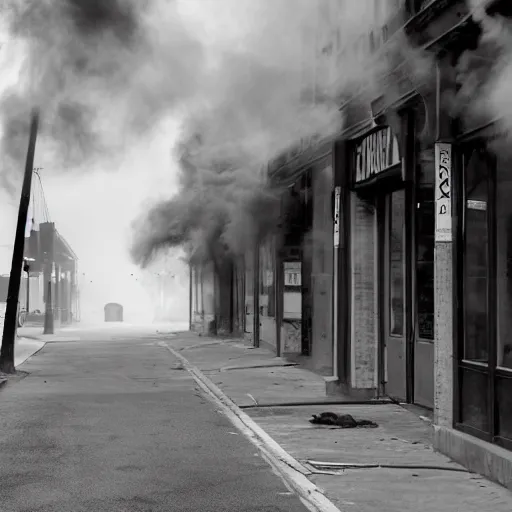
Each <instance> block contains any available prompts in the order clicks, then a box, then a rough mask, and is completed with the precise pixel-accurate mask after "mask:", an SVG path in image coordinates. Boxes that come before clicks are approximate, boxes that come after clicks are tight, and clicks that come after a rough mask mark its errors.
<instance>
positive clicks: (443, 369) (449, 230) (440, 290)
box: [434, 63, 454, 428]
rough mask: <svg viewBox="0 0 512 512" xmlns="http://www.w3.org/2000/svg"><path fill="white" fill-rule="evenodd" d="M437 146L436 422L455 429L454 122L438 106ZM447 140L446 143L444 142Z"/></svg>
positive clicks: (441, 85) (441, 74) (442, 86)
mask: <svg viewBox="0 0 512 512" xmlns="http://www.w3.org/2000/svg"><path fill="white" fill-rule="evenodd" d="M450 71H451V70H450V66H449V65H448V63H441V64H438V67H437V91H438V94H437V98H438V102H439V101H441V97H442V96H441V93H442V92H445V91H447V90H448V89H449V88H450V87H452V84H453V80H452V77H451V72H450ZM438 112H439V114H438V119H437V130H436V132H437V133H436V140H437V142H436V144H435V207H436V226H435V251H434V311H435V319H434V340H435V342H434V423H435V425H436V426H438V427H447V428H452V427H453V399H454V379H453V357H454V325H453V321H454V318H453V317H454V304H453V297H454V272H453V215H452V196H453V193H452V186H453V185H452V181H453V178H452V167H453V166H452V161H453V155H452V144H451V143H450V141H451V140H452V133H451V120H450V119H449V117H448V115H447V112H446V111H445V110H444V109H442V108H441V106H440V105H438ZM443 141H446V142H443Z"/></svg>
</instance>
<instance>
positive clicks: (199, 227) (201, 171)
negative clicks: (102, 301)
mask: <svg viewBox="0 0 512 512" xmlns="http://www.w3.org/2000/svg"><path fill="white" fill-rule="evenodd" d="M401 3H402V2H401V1H391V0H390V1H389V2H388V1H382V2H374V1H373V0H361V1H357V2H353V1H352V0H346V1H345V2H340V1H338V0H316V1H315V0H175V1H165V0H155V1H151V2H150V1H142V0H104V1H100V0H89V1H87V0H4V6H5V7H8V8H9V9H7V10H6V12H7V14H6V19H7V21H8V22H9V26H10V31H11V34H12V37H16V38H17V39H18V40H19V41H21V43H20V44H23V45H24V51H25V56H26V57H25V60H24V65H23V66H22V69H21V76H20V80H18V81H17V82H16V84H14V85H13V87H11V88H10V89H9V90H7V91H6V92H5V93H4V94H3V95H2V100H3V101H2V104H3V108H2V110H3V112H4V115H3V124H4V129H3V138H2V144H3V146H2V152H3V154H4V155H9V156H10V165H9V166H8V167H7V168H2V169H1V171H0V174H1V177H2V179H5V180H7V181H8V182H11V183H12V182H14V183H17V182H19V180H20V174H21V169H22V168H23V159H24V152H25V151H26V144H27V134H26V131H25V130H26V127H27V126H28V117H29V113H28V111H29V108H30V107H31V106H32V105H36V106H38V107H40V108H41V112H42V121H43V122H42V126H41V132H40V140H39V141H38V154H40V156H39V157H38V165H39V162H42V165H43V167H45V168H48V169H51V171H48V172H51V173H54V174H55V177H54V181H53V183H54V184H55V187H57V185H56V183H57V182H58V181H59V180H60V179H61V178H59V176H62V175H64V174H65V175H67V176H69V178H68V179H67V180H63V181H62V183H64V182H66V183H67V186H68V187H72V186H73V185H72V184H73V183H76V184H77V186H78V184H81V183H83V184H84V187H85V185H86V184H89V183H92V182H93V181H94V179H96V178H94V179H93V178H91V179H90V180H89V178H88V176H89V175H90V174H91V169H93V168H94V169H96V171H95V172H98V173H110V174H111V176H110V178H108V179H107V178H105V180H106V183H108V186H109V187H111V194H115V183H116V180H123V179H124V176H126V177H128V176H129V179H128V178H126V180H125V181H128V182H129V183H130V184H131V186H133V187H138V189H139V190H137V194H139V195H138V196H137V197H138V199H137V201H136V202H137V203H138V202H140V194H141V192H140V188H141V187H140V180H138V179H136V178H135V176H136V174H137V172H138V173H140V174H141V175H142V176H144V180H145V181H146V182H147V185H148V188H151V186H153V188H154V191H153V193H152V194H149V196H148V197H150V199H149V201H150V203H149V204H148V203H147V202H146V206H145V208H146V209H147V213H143V214H141V212H140V208H137V207H134V208H132V209H131V211H128V210H130V208H126V209H123V212H124V213H123V221H124V222H125V223H126V224H127V225H128V224H129V222H130V221H131V219H133V218H136V222H135V224H134V229H133V233H130V234H131V235H133V237H134V238H133V239H132V240H131V241H130V240H129V238H130V236H129V235H128V232H126V233H125V235H126V236H125V235H123V237H121V238H116V241H115V244H118V245H116V251H115V254H116V258H117V259H118V260H119V259H120V258H121V252H122V251H123V252H124V253H126V257H127V254H128V248H129V246H130V245H131V253H132V257H133V259H134V261H135V262H136V263H137V264H140V265H143V266H144V265H148V264H149V263H150V261H151V259H152V258H153V257H154V256H155V254H156V251H157V250H159V249H165V248H166V247H167V246H184V247H185V248H186V249H187V251H188V252H187V254H188V255H189V256H190V255H191V254H193V255H194V256H195V257H196V258H211V257H212V253H215V255H216V256H215V257H220V258H222V257H223V256H225V255H226V254H228V255H229V254H237V253H241V252H243V250H244V249H245V248H247V247H248V246H249V245H250V243H251V242H252V240H253V235H254V234H256V233H258V232H261V231H265V230H270V229H272V228H273V227H275V220H276V214H277V206H278V197H277V195H276V193H275V192H274V191H270V190H268V189H267V188H266V187H265V184H264V183H265V180H264V174H263V172H264V170H265V166H266V164H267V162H268V160H269V159H271V158H273V157H275V156H277V155H278V154H279V153H280V152H282V151H283V150H286V149H288V148H290V147H291V146H293V145H295V144H296V143H297V142H299V140H300V139H301V138H306V139H308V138H311V137H320V138H321V137H327V136H331V135H333V134H335V133H337V132H338V131H339V129H340V128H341V127H342V126H343V122H344V119H343V118H342V117H341V114H340V112H339V105H340V102H341V101H342V100H344V99H347V98H349V97H351V96H353V95H354V94H359V96H360V98H361V101H364V102H368V101H369V99H373V98H372V96H374V95H375V93H376V92H379V93H381V92H384V93H386V94H388V95H393V94H395V91H394V89H393V86H392V80H389V79H388V80H386V79H385V78H384V77H385V76H386V73H387V72H388V71H389V70H390V69H394V68H395V67H396V66H395V64H396V63H397V62H399V61H400V58H402V59H403V58H404V56H408V58H407V59H406V61H407V62H406V65H402V66H401V67H400V69H399V71H397V72H399V73H402V72H406V73H409V74H411V75H414V76H415V77H420V78H421V77H424V76H427V75H429V73H431V70H432V62H433V61H432V59H430V58H427V57H426V56H425V55H419V56H420V57H421V59H418V52H417V51H414V50H413V49H412V48H411V47H410V45H408V44H407V43H406V40H405V37H404V36H403V34H400V33H399V34H397V35H396V36H395V37H394V39H393V41H392V43H390V44H389V45H388V50H387V52H386V53H384V54H383V53H378V54H377V55H371V53H370V51H369V49H368V39H369V38H368V34H369V32H370V31H372V30H375V31H376V32H378V30H379V29H380V26H381V25H382V24H383V23H384V22H385V21H386V18H387V17H388V16H389V15H390V13H392V12H394V10H395V9H396V8H397V7H398V6H399V5H400V4H401ZM376 7H377V8H376ZM333 36H334V37H333ZM333 41H334V46H333ZM365 45H366V46H365ZM419 81H421V80H419ZM169 117H171V118H173V119H174V120H175V121H176V122H180V123H181V128H180V132H179V137H178V139H177V140H176V138H175V134H172V135H171V134H170V135H169V139H168V142H167V144H168V147H169V150H171V149H173V151H174V153H173V155H174V156H173V160H172V161H171V162H170V163H169V162H168V161H167V160H166V159H161V162H155V160H154V159H152V158H151V154H150V151H151V150H150V149H145V145H146V144H147V141H148V138H149V137H150V136H151V134H152V133H153V132H152V130H153V129H154V128H155V127H157V126H161V123H162V122H163V121H164V120H165V119H167V118H169ZM129 148H137V151H138V153H137V154H139V155H144V154H145V153H144V152H145V151H146V154H147V157H148V158H147V164H145V163H143V162H142V161H143V160H144V159H143V158H142V157H141V158H140V159H139V160H138V162H137V163H134V162H129V161H128V160H129V159H128V157H127V156H126V153H127V151H128V149H129ZM43 153H44V156H43ZM165 166H167V167H166V168H164V167H165ZM126 167H130V170H127V169H126ZM166 172H168V173H169V174H170V175H172V177H173V179H172V180H170V181H174V182H177V185H178V190H176V188H175V187H173V186H171V185H170V184H169V183H167V182H166V183H165V185H163V184H162V183H161V182H158V181H157V180H156V178H155V176H156V175H158V176H162V175H163V174H165V173H166ZM75 180H76V181H75ZM164 181H165V180H164ZM52 186H53V185H52ZM63 186H64V185H63ZM56 190H57V189H56ZM62 190H64V189H62ZM84 190H85V189H84ZM88 190H91V191H92V190H93V188H89V189H88ZM155 191H157V192H158V194H156V195H155V193H154V192H155ZM134 193H135V192H134ZM117 195H118V196H119V194H117ZM123 196H124V197H119V198H118V199H119V201H121V200H124V201H125V202H126V201H129V193H128V192H127V190H126V191H125V192H123ZM53 200H54V201H58V197H57V194H55V195H54V199H53ZM78 201H79V198H78V196H75V205H76V204H77V202H78ZM116 204H117V203H116ZM119 204H120V203H119ZM95 207H96V210H97V212H96V214H95V219H96V220H95V222H96V223H97V224H96V227H97V228H98V230H99V231H101V229H103V231H102V233H104V234H103V235H102V236H103V238H102V239H106V237H107V235H106V232H107V230H106V227H105V226H103V227H101V229H100V227H99V223H100V219H101V218H102V217H104V216H108V215H109V208H110V209H111V210H113V209H114V206H110V207H109V196H108V194H106V195H101V197H100V196H98V198H97V201H96V204H95ZM69 208H72V205H71V204H69ZM75 208H76V206H75ZM64 210H65V209H64V208H62V209H61V210H60V214H59V215H60V216H64V215H65V213H64ZM113 216H114V217H115V215H113ZM127 217H128V218H127ZM69 218H70V219H72V218H73V217H72V215H71V213H70V214H69ZM59 219H60V217H59ZM69 222H70V223H71V224H72V221H71V220H70V221H69ZM69 229H73V228H72V227H70V228H69ZM123 229H124V228H123ZM62 232H63V233H64V234H65V235H66V238H68V239H69V241H70V243H71V245H72V246H73V247H74V248H75V250H76V252H77V253H78V255H79V257H80V254H81V252H82V251H85V252H87V251H88V250H89V249H87V248H86V243H85V241H82V240H81V239H80V236H84V235H81V234H80V233H77V234H73V235H71V234H69V233H70V232H69V231H68V230H64V229H62ZM97 240H98V241H97V242H96V243H99V238H98V239H97ZM130 242H131V243H130ZM91 245H92V244H91ZM103 245H104V246H105V247H107V246H108V247H110V249H109V250H110V251H113V250H114V242H113V241H112V242H110V245H109V244H108V243H107V244H103ZM121 247H122V251H121V249H120V248H121ZM103 250H104V251H105V253H106V252H107V249H103ZM88 254H89V256H88V257H89V258H92V252H91V250H89V253H88ZM126 265H127V267H126V268H127V269H128V265H129V264H128V263H127V262H126ZM130 274H131V272H130ZM104 277H105V279H106V273H105V274H104ZM119 279H121V278H119Z"/></svg>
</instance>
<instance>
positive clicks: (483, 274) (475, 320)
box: [464, 150, 489, 363]
mask: <svg viewBox="0 0 512 512" xmlns="http://www.w3.org/2000/svg"><path fill="white" fill-rule="evenodd" d="M465 163H466V162H465ZM488 173H489V169H488V162H487V159H486V157H485V154H483V153H481V152H480V151H479V150H475V151H474V152H473V154H472V155H471V158H470V159H468V160H467V164H466V166H465V191H466V194H465V205H464V208H465V211H464V217H465V230H464V358H465V359H468V360H472V361H478V362H484V363H487V362H488V357H489V355H488V312H487V288H488V272H487V265H488V261H487V258H488V256H487V255H488V227H487V226H488V223H487V209H488V203H489V187H488Z"/></svg>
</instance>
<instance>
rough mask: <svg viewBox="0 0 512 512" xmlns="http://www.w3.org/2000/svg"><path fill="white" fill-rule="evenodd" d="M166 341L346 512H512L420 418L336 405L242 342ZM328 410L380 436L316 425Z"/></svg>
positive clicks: (394, 410) (306, 376)
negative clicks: (439, 448) (436, 444)
mask: <svg viewBox="0 0 512 512" xmlns="http://www.w3.org/2000/svg"><path fill="white" fill-rule="evenodd" d="M162 338H164V339H165V337H164V336H163V337H162ZM165 342H166V343H167V345H169V346H170V347H171V348H173V349H174V350H176V351H177V352H179V354H181V355H182V356H183V357H184V358H186V359H187V360H188V361H189V362H190V364H191V365H193V366H195V367H196V368H198V369H199V370H201V372H203V374H204V375H206V376H207V377H208V378H209V379H210V380H211V381H212V382H213V383H214V384H215V385H217V386H218V387H219V388H220V389H221V390H222V391H223V392H224V393H225V394H226V395H227V396H228V397H229V398H231V400H233V401H234V402H235V403H236V404H237V405H238V406H239V407H241V408H243V409H244V412H246V413H247V414H248V415H249V416H250V417H251V418H252V419H253V420H254V421H255V422H256V423H257V424H258V425H259V426H260V427H261V428H262V429H263V430H265V431H266V432H267V434H269V435H270V436H271V437H272V438H273V439H274V440H275V441H276V442H277V443H279V444H280V445H281V447H282V448H284V449H285V450H286V451H287V452H288V453H289V454H290V455H292V456H293V457H294V458H295V459H297V460H298V461H299V462H301V463H302V464H303V465H304V466H306V468H308V469H309V470H310V471H311V474H310V475H309V479H310V480H311V481H312V482H314V483H315V484H316V485H318V486H319V487H320V488H321V489H323V490H324V491H325V494H326V495H327V497H328V498H329V499H330V500H331V501H332V502H333V503H335V504H336V505H337V506H338V507H339V509H340V510H343V511H345V510H357V511H358V512H366V511H368V512H370V511H375V510H379V512H402V511H403V512H406V511H407V512H409V511H416V510H418V511H419V510H421V511H422V512H434V511H435V512H461V511H463V510H464V512H482V511H487V510H489V511H491V510H492V511H494V512H505V511H507V512H509V511H510V510H512V493H511V492H509V491H508V490H507V489H505V488H503V487H501V486H499V485H497V484H494V483H492V482H489V481H488V480H486V479H484V478H483V477H481V476H479V475H475V474H470V473H468V472H467V471H466V470H465V469H464V468H463V467H461V466H459V465H457V464H455V463H454V462H452V461H450V460H449V459H448V458H447V457H445V456H443V455H441V454H439V453H436V452H434V450H433V449H432V444H431V439H432V427H431V425H430V423H429V422H428V421H424V420H422V419H420V416H419V414H414V413H413V412H410V411H408V410H406V409H404V408H402V407H400V406H397V405H394V404H391V403H389V404H382V403H370V404H364V405H363V404H361V405H359V404H355V403H350V404H339V405H334V404H332V402H333V400H334V398H333V397H327V396H326V393H325V382H324V379H323V378H322V377H320V376H318V375H316V374H314V373H312V372H310V371H307V370H304V369H301V368H299V367H297V366H290V363H288V362H287V361H285V360H283V359H280V358H276V357H274V355H273V354H272V353H270V352H269V351H267V350H265V349H254V348H252V347H250V346H248V345H247V344H245V343H243V342H242V341H240V340H219V339H213V338H206V337H199V336H195V335H193V334H191V333H186V334H179V335H177V336H173V337H169V338H167V339H165ZM329 402H331V403H329ZM300 403H303V405H299V404H300ZM312 404H314V405H312ZM322 411H332V412H337V413H348V414H351V415H353V416H354V417H355V418H356V419H371V420H373V421H375V422H377V423H378V425H379V428H374V429H367V428H362V429H339V428H333V427H325V426H315V425H312V424H310V423H309V421H308V420H309V418H310V417H311V415H312V414H317V413H319V412H322Z"/></svg>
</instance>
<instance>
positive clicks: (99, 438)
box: [0, 330, 307, 512]
mask: <svg viewBox="0 0 512 512" xmlns="http://www.w3.org/2000/svg"><path fill="white" fill-rule="evenodd" d="M75 334H76V333H75ZM139 336H140V335H139ZM84 338H85V340H84V341H67V342H66V341H64V342H57V343H49V344H47V345H46V346H45V348H44V349H43V350H42V351H40V352H39V353H38V354H37V355H36V356H34V357H32V358H31V359H29V360H28V361H27V362H26V363H25V364H24V365H23V366H22V367H21V368H20V369H21V370H22V371H26V372H28V373H29V375H28V376H27V377H25V378H23V379H21V380H19V381H18V382H10V383H9V384H8V386H7V387H5V388H4V389H3V390H2V391H0V509H1V510H2V512H22V511H23V512H54V511H55V512H56V511H59V512H82V511H83V512H85V511H87V512H102V511H109V512H160V511H166V512H169V511H179V512H181V511H187V512H189V511H190V512H192V511H194V512H196V511H202V512H209V511H212V512H213V511H215V512H222V511H230V512H245V511H247V512H249V511H251V512H257V511H262V512H263V511H265V512H278V511H283V512H304V511H306V510H307V509H306V508H305V507H304V505H303V504H302V503H301V502H300V500H299V499H298V498H297V497H296V496H294V495H292V494H291V493H290V492H289V491H288V489H287V488H286V487H285V486H284V484H283V483H282V481H281V480H280V478H279V477H278V476H276V475H275V474H274V473H273V472H272V470H271V468H270V467H269V466H268V464H267V463H266V462H265V461H264V460H263V459H262V458H261V456H260V455H259V453H258V452H257V449H256V447H254V446H253V445H252V444H251V443H250V441H248V440H247V439H246V438H245V437H243V435H242V434H241V433H240V432H239V431H238V430H236V429H235V427H233V425H232V424H231V423H230V421H229V420H228V419H227V418H226V417H225V416H223V415H222V414H221V413H220V412H218V411H217V410H216V407H215V405H214V404H213V403H212V402H210V401H209V399H207V398H206V397H204V396H203V394H202V393H201V392H200V391H199V390H198V389H197V388H196V385H195V381H194V380H193V379H192V378H191V377H190V376H189V374H188V373H187V372H186V371H185V370H183V369H181V366H180V364H179V362H178V361H177V360H175V359H174V358H173V356H172V355H171V354H170V353H169V352H168V351H167V350H165V349H164V348H161V347H159V346H157V345H156V344H155V341H154V340H151V339H150V338H146V339H144V338H140V337H138V338H131V339H122V338H129V334H128V333H127V332H126V330H125V331H123V332H122V333H120V336H117V337H116V336H113V335H112V333H111V334H109V336H103V339H102V334H101V333H96V334H95V335H94V336H91V335H89V336H85V337H84ZM105 338H106V339H105Z"/></svg>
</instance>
